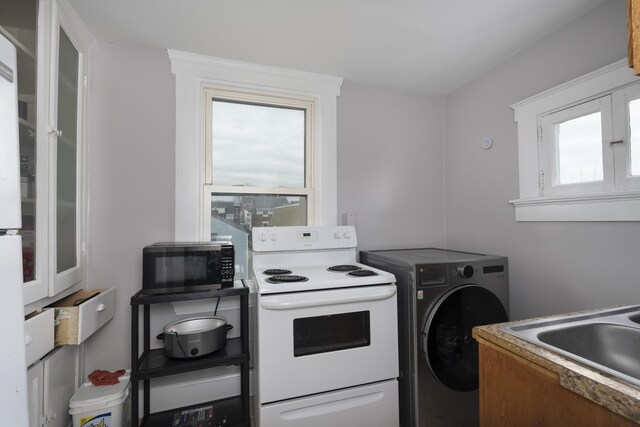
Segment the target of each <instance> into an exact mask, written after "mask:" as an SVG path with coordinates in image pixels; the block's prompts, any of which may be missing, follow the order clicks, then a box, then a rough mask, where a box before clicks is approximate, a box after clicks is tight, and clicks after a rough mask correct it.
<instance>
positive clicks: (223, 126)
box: [211, 100, 305, 188]
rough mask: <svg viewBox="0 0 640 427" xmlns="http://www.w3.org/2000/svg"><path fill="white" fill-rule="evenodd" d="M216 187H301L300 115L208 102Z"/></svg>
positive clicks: (302, 144)
mask: <svg viewBox="0 0 640 427" xmlns="http://www.w3.org/2000/svg"><path fill="white" fill-rule="evenodd" d="M212 103H213V104H212V150H211V152H212V170H213V184H214V185H216V186H248V187H249V186H250V187H272V188H277V187H288V188H304V186H305V111H304V110H302V109H292V108H281V107H272V106H262V105H252V104H245V103H237V102H229V101H219V100H213V101H212Z"/></svg>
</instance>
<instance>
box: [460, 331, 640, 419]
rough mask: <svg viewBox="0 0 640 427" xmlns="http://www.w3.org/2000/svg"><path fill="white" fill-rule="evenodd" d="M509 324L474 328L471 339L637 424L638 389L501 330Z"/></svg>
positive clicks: (639, 407) (639, 403) (639, 395)
mask: <svg viewBox="0 0 640 427" xmlns="http://www.w3.org/2000/svg"><path fill="white" fill-rule="evenodd" d="M512 323H517V322H512ZM512 323H502V324H496V325H486V326H478V327H475V328H473V337H474V338H475V339H477V340H478V341H481V342H482V341H485V342H488V343H491V344H492V345H494V346H497V347H499V348H501V349H502V350H505V351H507V352H509V353H513V354H514V355H516V356H519V357H521V358H523V359H525V360H527V361H528V362H531V363H533V364H535V365H538V366H539V367H541V368H544V369H546V370H548V371H550V372H551V373H555V374H557V376H558V382H559V383H560V385H562V386H563V387H564V388H566V389H568V390H570V391H572V392H574V393H576V394H578V395H580V396H582V397H584V398H586V399H589V400H590V401H592V402H594V403H596V404H598V405H600V406H603V407H605V408H607V409H609V410H610V411H612V412H615V413H617V414H619V415H622V416H623V417H625V418H627V419H629V420H631V421H633V422H635V423H638V424H640V389H638V388H636V387H633V386H631V385H629V384H627V383H625V382H622V381H620V380H617V379H615V378H612V377H610V376H608V375H606V374H604V373H601V372H599V371H597V370H595V369H592V368H589V367H586V366H583V365H580V364H578V363H576V362H574V361H572V360H569V359H567V358H565V357H563V356H561V355H559V354H556V353H554V352H552V351H550V350H547V349H545V348H543V347H540V346H537V345H535V344H533V343H530V342H528V341H525V340H522V339H520V338H518V337H516V336H514V335H511V334H509V333H507V332H504V331H502V330H501V329H500V327H502V326H505V325H509V324H512Z"/></svg>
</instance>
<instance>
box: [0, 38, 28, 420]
mask: <svg viewBox="0 0 640 427" xmlns="http://www.w3.org/2000/svg"><path fill="white" fill-rule="evenodd" d="M16 79H17V72H16V50H15V47H14V46H13V45H12V44H11V43H10V42H9V41H8V40H7V39H6V38H5V37H3V36H2V35H0V301H2V304H0V325H2V326H3V327H2V335H1V339H2V347H1V348H0V408H1V409H2V411H0V412H1V413H2V422H1V424H2V425H7V426H19V427H21V426H28V424H29V420H28V412H27V366H26V358H25V341H24V339H25V337H24V312H23V310H24V309H23V298H22V240H21V237H20V235H19V234H17V233H18V230H19V229H20V227H21V225H22V224H21V216H20V154H19V142H18V111H17V110H18V100H17V96H18V95H17V83H16Z"/></svg>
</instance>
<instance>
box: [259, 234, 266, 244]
mask: <svg viewBox="0 0 640 427" xmlns="http://www.w3.org/2000/svg"><path fill="white" fill-rule="evenodd" d="M266 240H267V236H266V235H265V234H264V233H262V234H261V235H260V241H261V242H264V241H266Z"/></svg>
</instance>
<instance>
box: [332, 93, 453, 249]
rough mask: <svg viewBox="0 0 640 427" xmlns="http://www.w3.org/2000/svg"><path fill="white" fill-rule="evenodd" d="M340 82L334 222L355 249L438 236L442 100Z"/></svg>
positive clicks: (437, 240)
mask: <svg viewBox="0 0 640 427" xmlns="http://www.w3.org/2000/svg"><path fill="white" fill-rule="evenodd" d="M443 101H444V100H443V98H442V97H439V96H426V95H419V94H414V93H409V92H400V91H396V90H391V89H385V88H380V87H374V86H365V85H359V84H355V83H351V82H348V81H347V82H345V83H344V84H343V85H342V91H341V95H340V97H339V98H338V223H343V214H344V213H347V212H350V213H354V214H355V225H356V230H357V232H358V243H359V245H358V246H359V249H380V248H399V247H420V246H438V245H442V244H443V243H444V209H443V207H444V182H443V179H444V171H443V162H442V158H443V145H442V144H443V140H444V134H443V130H444V102H443Z"/></svg>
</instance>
